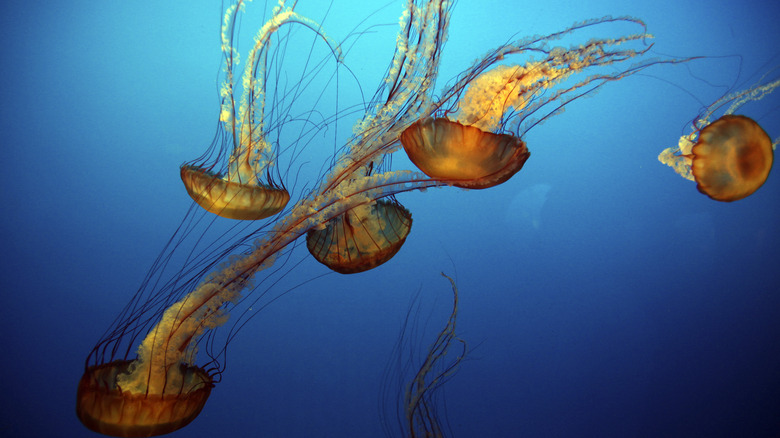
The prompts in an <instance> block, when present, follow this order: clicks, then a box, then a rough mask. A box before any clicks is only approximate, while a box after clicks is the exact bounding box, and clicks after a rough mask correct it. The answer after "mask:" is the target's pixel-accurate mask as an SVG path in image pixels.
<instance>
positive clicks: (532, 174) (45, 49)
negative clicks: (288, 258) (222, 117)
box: [0, 0, 780, 438]
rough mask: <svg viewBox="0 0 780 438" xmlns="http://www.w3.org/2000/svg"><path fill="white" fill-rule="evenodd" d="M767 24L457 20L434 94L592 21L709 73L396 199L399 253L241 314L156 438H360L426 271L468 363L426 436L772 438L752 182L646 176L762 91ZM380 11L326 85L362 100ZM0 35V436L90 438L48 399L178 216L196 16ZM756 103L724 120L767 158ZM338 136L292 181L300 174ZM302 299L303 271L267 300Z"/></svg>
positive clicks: (393, 8) (777, 281)
mask: <svg viewBox="0 0 780 438" xmlns="http://www.w3.org/2000/svg"><path fill="white" fill-rule="evenodd" d="M256 3H257V4H253V5H251V6H253V7H255V8H258V9H261V8H262V6H263V2H259V1H258V2H256ZM307 3H315V2H311V1H310V2H305V1H303V0H302V1H301V5H300V6H299V8H298V9H299V10H300V12H301V13H303V14H305V15H309V16H311V17H312V18H315V19H317V20H320V21H323V22H324V27H325V29H326V30H327V29H332V30H328V32H329V33H330V34H331V36H332V37H333V38H334V39H336V40H341V39H343V38H344V37H345V35H346V33H347V32H348V30H349V29H352V28H353V27H355V26H356V25H358V23H359V22H360V21H361V20H362V19H363V18H364V17H366V16H367V15H368V14H369V13H371V12H372V11H375V10H377V9H378V8H379V7H380V6H381V5H382V3H381V2H380V3H377V4H370V5H361V6H358V5H355V4H352V3H360V2H357V1H355V2H347V1H337V2H336V3H337V4H335V5H333V7H332V10H331V11H330V13H329V14H328V15H327V16H326V15H325V13H324V12H323V10H322V8H321V7H312V6H311V5H309V4H307ZM769 3H770V2H761V1H748V2H743V3H742V4H741V5H740V6H739V7H738V8H735V5H734V4H732V3H729V2H725V1H715V2H709V3H708V4H707V5H704V4H701V2H692V1H677V0H674V1H662V2H626V1H588V2H583V1H563V0H551V1H545V2H510V1H480V2H473V1H465V0H464V1H461V2H460V3H459V4H458V5H456V7H455V10H454V13H453V18H452V25H451V28H450V33H449V35H450V38H449V41H448V43H447V46H446V49H445V53H444V59H443V62H442V66H441V78H442V84H443V83H444V82H446V80H448V79H450V78H453V77H454V76H455V75H456V74H457V73H458V72H460V71H462V70H463V69H464V68H466V67H468V66H469V65H471V63H472V62H473V61H474V60H475V59H477V58H478V57H480V56H481V55H483V54H484V53H486V52H487V51H488V50H489V49H490V48H491V47H494V46H496V45H498V44H501V43H504V42H505V41H506V40H508V39H509V38H510V37H511V36H512V35H513V34H515V33H517V34H518V35H519V36H522V35H534V34H546V33H550V32H555V31H557V30H561V29H563V28H566V27H568V26H569V25H571V24H573V23H574V22H577V21H582V20H584V19H587V18H593V17H601V16H604V15H613V16H618V15H632V16H636V17H639V18H641V19H643V20H644V21H645V22H646V23H647V24H648V28H649V32H650V33H652V34H654V35H655V36H656V45H655V47H654V48H653V52H654V53H655V56H658V57H662V56H666V55H674V56H694V55H707V56H710V57H711V58H708V59H703V60H698V61H695V62H691V63H688V64H686V65H678V66H672V67H670V66H658V67H656V68H652V69H649V70H646V71H645V72H644V73H643V74H642V75H637V76H634V77H631V78H629V79H626V80H623V81H620V82H616V83H610V84H607V86H605V87H604V88H602V89H601V91H600V92H599V93H597V94H594V95H592V96H591V97H590V98H587V99H580V100H578V101H576V102H575V103H573V104H572V105H571V106H569V107H568V108H567V109H566V112H564V113H562V114H560V115H556V116H555V117H553V118H551V119H549V120H548V121H547V122H546V123H544V124H542V125H540V126H537V127H535V128H534V129H533V130H532V131H531V132H529V133H528V135H527V136H526V138H525V140H526V141H527V143H528V147H529V149H530V150H531V153H532V156H531V159H530V160H529V161H528V163H527V164H526V166H525V168H524V169H523V170H522V172H521V173H519V174H517V175H516V176H515V177H513V178H512V179H511V180H510V181H509V182H507V183H505V184H503V185H501V186H499V187H496V188H493V189H490V190H484V191H464V190H460V189H454V188H448V189H437V190H430V191H427V192H425V193H418V192H411V193H407V194H403V195H400V196H399V200H400V201H401V202H402V203H403V204H404V205H405V206H406V207H407V208H408V209H409V210H410V211H411V212H412V214H413V216H414V226H413V228H412V232H411V235H410V236H409V239H408V240H407V242H406V244H405V246H404V247H403V249H402V250H401V252H400V253H399V254H398V255H397V256H396V257H395V258H394V259H393V260H391V261H390V262H388V263H387V264H385V265H383V266H381V267H379V268H377V269H375V270H373V271H370V272H367V273H364V274H359V275H353V276H342V275H338V274H331V275H327V276H325V277H323V278H319V279H317V280H315V281H312V282H310V283H307V284H305V285H304V286H301V287H299V288H297V289H295V290H293V291H292V292H290V293H288V294H286V295H284V296H283V297H282V298H280V299H279V300H277V301H276V302H274V303H273V304H272V305H270V306H268V307H267V308H265V309H263V310H262V312H260V313H259V314H258V316H256V317H255V318H253V319H252V321H250V323H249V324H248V325H247V326H246V327H244V328H243V330H242V331H241V332H240V335H239V336H238V337H237V338H236V340H235V341H234V342H233V343H231V344H230V350H229V353H228V360H229V362H228V364H227V369H226V371H225V374H224V377H223V381H222V382H221V383H220V384H218V386H216V388H215V389H214V391H213V393H212V396H211V398H210V399H209V401H208V403H207V405H206V407H205V409H204V411H203V412H202V414H201V415H200V416H199V417H198V418H197V419H196V420H195V421H194V422H193V423H192V424H191V425H189V426H188V427H186V428H185V429H183V430H182V431H179V432H177V433H176V434H174V435H175V436H181V437H193V438H194V437H215V436H236V437H244V436H266V437H326V436H333V437H344V436H350V437H351V436H355V437H374V436H382V433H383V432H382V430H383V429H382V426H381V421H382V418H381V416H380V414H379V406H380V394H382V389H381V386H382V376H383V373H385V369H386V365H387V363H388V361H389V360H390V355H391V351H392V348H393V343H394V342H395V341H396V339H397V337H398V335H399V331H400V329H401V323H402V321H403V318H404V316H405V315H406V313H407V310H408V308H409V306H410V301H411V298H412V296H413V295H414V294H416V293H417V291H419V290H421V291H422V295H421V306H422V307H421V309H422V310H421V315H422V318H423V319H424V320H423V321H422V324H423V325H424V324H427V326H425V327H427V328H426V329H425V330H424V329H422V328H421V329H420V332H419V333H418V334H419V336H420V338H421V339H422V345H419V350H420V351H422V350H424V349H425V347H426V342H428V341H430V340H432V339H433V338H432V336H433V335H434V334H435V332H436V331H437V330H438V329H439V328H440V327H441V326H443V325H444V323H445V320H446V317H447V315H448V311H449V306H450V300H451V293H450V290H449V287H448V283H447V282H446V281H445V280H443V279H442V278H441V277H439V272H440V271H445V272H447V273H449V274H450V275H452V276H454V277H455V278H456V280H457V282H458V286H459V288H460V300H461V302H460V313H459V319H458V332H459V334H460V336H461V337H462V338H464V339H466V340H467V341H468V342H469V345H470V346H471V347H472V348H473V350H472V351H471V353H470V355H469V358H468V360H467V361H465V362H464V363H463V364H462V367H461V369H460V371H459V373H458V374H457V375H456V376H455V377H454V378H453V379H452V380H451V381H450V382H448V384H447V385H446V388H445V398H446V407H447V414H448V418H449V424H450V426H451V431H452V435H453V436H456V437H473V436H496V437H514V436H528V437H548V436H549V437H555V436H560V437H570V436H600V437H628V436H636V437H661V436H663V437H693V436H702V437H733V436H752V437H772V436H780V326H779V325H778V321H780V269H779V265H778V260H780V180H778V176H777V173H776V171H775V173H774V174H771V175H770V176H769V179H768V181H767V182H766V184H765V185H764V186H763V187H762V188H761V189H759V190H758V191H757V192H756V193H755V194H754V195H753V196H751V197H749V198H747V199H744V200H741V201H738V202H736V203H732V204H724V203H718V202H715V201H712V200H710V199H709V198H707V197H705V196H703V195H701V194H700V193H698V192H697V190H696V188H695V184H694V183H692V182H689V181H686V180H684V179H682V178H680V177H678V176H677V175H676V174H674V173H673V172H672V170H670V169H669V168H668V167H666V166H663V165H661V164H660V163H658V162H657V160H656V156H657V155H658V153H659V152H660V151H661V150H662V149H664V148H666V147H669V146H672V145H675V144H676V143H677V140H678V137H679V136H680V135H681V133H683V132H684V131H685V130H686V129H687V126H688V123H689V122H690V121H691V120H692V119H693V118H694V117H695V116H696V114H697V113H698V111H699V110H700V109H701V108H702V106H706V105H707V104H709V103H710V102H712V101H714V100H716V99H717V98H718V97H720V96H721V95H723V94H724V93H725V92H727V91H728V90H729V89H736V88H739V87H740V86H741V85H749V84H751V83H752V82H753V81H755V80H757V79H758V76H760V75H761V74H763V73H765V72H767V71H769V70H770V69H771V67H773V66H775V65H778V64H780V57H778V54H780V51H779V50H778V48H777V41H780V27H778V26H777V18H778V17H780V14H779V13H778V10H777V9H771V6H768V4H769ZM307 8H308V9H307ZM400 10H401V4H400V2H398V4H395V3H394V4H391V5H390V6H388V7H386V8H384V9H380V10H379V11H378V12H377V14H376V15H374V16H372V17H370V18H369V19H368V21H367V22H366V23H365V24H364V25H363V26H362V28H364V29H365V28H368V26H369V25H373V24H386V26H379V27H372V28H371V30H372V33H369V34H366V35H364V36H362V37H361V38H360V39H358V40H357V43H356V45H355V46H354V48H352V50H351V51H350V52H349V53H348V54H347V56H346V58H345V64H346V65H348V66H349V67H350V68H351V70H352V72H353V73H354V75H355V77H356V78H357V80H358V82H359V84H360V85H361V86H362V87H363V93H364V95H367V96H366V98H367V97H370V95H371V94H372V93H373V90H375V88H376V86H377V85H378V84H379V81H380V80H381V79H382V76H383V73H384V70H385V69H386V67H387V64H388V63H389V61H390V57H391V54H392V50H393V47H394V43H395V33H396V31H397V24H396V23H397V20H398V15H399V13H400ZM323 17H324V19H323ZM2 18H3V25H2V26H0V32H2V41H3V44H2V49H0V50H2V59H3V61H2V64H1V67H0V71H2V79H3V80H2V86H1V87H2V88H1V92H2V101H3V105H2V116H0V123H1V124H2V134H3V141H2V156H3V160H2V162H3V163H4V169H3V170H4V172H3V173H2V175H0V179H1V180H2V187H3V190H2V200H1V202H0V205H2V215H1V217H2V219H1V220H2V237H1V239H2V240H1V241H2V256H0V257H2V260H0V266H1V267H2V268H1V269H2V276H0V278H1V279H2V280H1V281H2V283H0V284H1V286H0V290H1V291H2V292H0V293H2V295H1V296H2V309H3V311H2V312H0V315H2V317H1V318H0V331H1V332H2V339H3V342H2V361H0V376H1V377H2V378H0V394H1V395H0V401H1V402H2V407H1V409H0V436H9V437H12V436H13V437H15V436H30V437H59V436H62V437H65V436H68V437H69V436H95V435H94V434H93V433H92V432H90V431H88V430H87V429H85V428H84V427H83V426H82V425H81V424H80V423H79V421H78V419H77V418H76V416H75V412H74V411H75V409H74V406H75V394H76V384H77V382H78V379H79V378H80V376H81V374H82V372H83V366H84V359H85V358H86V356H87V354H88V353H89V351H90V349H91V348H92V346H93V345H94V344H95V342H97V340H98V339H99V337H100V334H101V333H102V332H103V330H105V328H106V327H107V326H108V325H109V324H110V323H111V321H112V320H113V318H114V317H115V316H116V315H117V314H118V312H119V311H120V310H121V308H122V307H123V306H124V305H125V303H126V302H127V301H128V300H129V299H130V297H131V296H132V294H133V293H134V292H135V291H136V289H137V288H138V285H139V284H140V282H141V280H142V279H143V276H144V274H145V273H146V271H147V269H148V268H149V266H150V264H151V263H152V261H153V260H154V258H155V257H156V256H157V254H158V253H159V252H160V251H161V249H162V248H163V245H164V244H165V242H166V241H167V239H168V238H169V236H170V235H171V234H172V233H173V231H174V230H175V228H176V226H177V225H178V224H179V222H180V221H181V219H182V218H183V217H184V215H185V213H186V211H187V209H188V208H189V204H190V201H189V199H188V197H187V195H186V193H185V191H184V189H183V187H182V185H181V182H180V180H179V175H178V166H179V165H180V164H181V163H182V162H185V161H188V160H191V159H193V158H195V157H196V156H198V155H200V154H201V153H202V152H203V150H205V148H206V146H207V145H208V143H209V141H210V140H211V138H212V136H213V134H214V129H215V125H216V120H217V114H218V96H217V85H216V77H217V73H218V70H219V63H220V52H219V39H218V34H219V24H220V20H221V11H220V4H219V2H216V1H203V0H199V1H195V2H193V1H188V2H185V1H171V2H149V1H134V2H123V3H121V4H120V3H115V2H87V1H71V2H65V3H62V4H58V5H56V6H53V5H50V4H48V3H46V2H32V3H26V4H23V5H22V4H16V5H13V6H6V7H5V8H4V10H3V12H2ZM253 25H254V26H255V28H256V26H257V25H256V24H253V23H249V22H247V21H245V22H243V23H242V26H244V28H245V29H251V28H252V26H253ZM633 31H636V30H633ZM597 34H598V31H594V35H593V36H596V35H597ZM301 56H305V53H304V55H301ZM344 83H345V84H346V83H348V82H347V81H345V82H344ZM354 83H355V82H354V81H353V82H352V84H354ZM340 93H342V97H341V98H343V99H345V101H346V100H349V99H359V97H360V94H359V89H358V88H357V87H356V86H351V87H348V86H346V85H345V86H344V87H343V88H342V89H340ZM779 102H780V94H775V95H773V96H770V97H769V98H767V99H766V100H764V101H762V102H759V103H756V104H750V105H747V106H746V107H745V108H744V111H743V113H744V114H745V115H748V116H750V117H752V118H754V119H756V120H757V121H758V122H759V123H760V124H761V125H762V126H763V127H764V129H765V130H766V131H767V132H768V133H769V134H770V136H773V137H777V136H778V135H780V109H779V108H778V103H779ZM356 118H357V115H355V116H352V117H351V118H350V117H346V118H344V119H341V120H342V121H341V122H340V123H342V125H341V126H339V127H338V130H337V129H336V127H335V126H334V127H333V129H332V130H331V131H329V132H328V136H327V138H328V139H331V143H327V144H325V145H324V146H321V145H310V146H309V148H310V149H311V152H310V153H311V154H312V155H310V156H307V155H305V154H304V158H302V160H304V161H306V160H309V161H312V165H311V166H312V168H316V169H314V170H318V169H319V166H320V164H321V162H322V161H323V157H324V156H327V154H326V153H324V152H323V149H324V150H325V151H326V152H327V151H328V150H332V148H333V141H332V139H333V138H334V136H335V134H334V133H336V132H337V131H338V132H337V133H338V135H342V138H346V137H345V136H346V135H347V134H348V132H349V129H350V126H351V124H352V122H353V121H354V120H355V119H356ZM397 165H398V166H399V167H403V166H404V165H405V161H404V160H403V159H398V161H397ZM315 173H316V172H315ZM296 251H297V252H296V253H295V254H296V255H297V259H303V258H305V255H306V254H305V249H304V248H298V249H297V250H296ZM325 272H327V269H326V268H324V267H322V266H321V265H319V264H317V263H316V262H314V261H311V260H308V259H307V260H305V261H304V262H303V264H302V265H301V266H299V267H298V268H296V270H295V272H294V273H293V274H292V276H294V277H295V278H296V279H299V280H300V281H305V280H306V279H311V278H314V277H316V276H318V275H320V274H323V273H325ZM294 282H295V281H293V283H294ZM426 340H427V341H426ZM399 391H400V389H399Z"/></svg>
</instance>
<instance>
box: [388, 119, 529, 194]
mask: <svg viewBox="0 0 780 438" xmlns="http://www.w3.org/2000/svg"><path fill="white" fill-rule="evenodd" d="M400 140H401V144H402V145H403V147H404V150H405V151H406V154H407V155H408V156H409V159H410V160H411V161H412V163H414V164H415V166H417V168H418V169H420V170H421V171H422V172H423V173H425V174H426V175H428V176H430V177H431V178H434V179H440V180H446V181H451V182H452V185H454V186H456V187H462V188H467V189H486V188H488V187H493V186H496V185H498V184H501V183H503V182H505V181H506V180H508V179H509V178H511V177H512V175H514V174H515V173H517V172H518V171H520V169H522V167H523V165H524V164H525V162H526V160H528V157H529V156H530V155H531V154H530V153H529V152H528V149H527V148H526V146H525V142H523V141H522V140H520V139H519V138H517V137H515V136H512V135H509V134H494V133H492V132H486V131H483V130H481V129H479V128H477V127H474V126H466V125H463V124H461V123H459V122H453V121H450V120H448V119H446V118H443V117H442V118H431V117H427V118H425V119H422V120H419V121H417V122H415V123H414V124H413V125H412V126H410V127H409V128H407V129H406V130H405V131H404V132H403V133H402V134H401V139H400Z"/></svg>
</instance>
